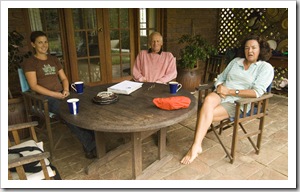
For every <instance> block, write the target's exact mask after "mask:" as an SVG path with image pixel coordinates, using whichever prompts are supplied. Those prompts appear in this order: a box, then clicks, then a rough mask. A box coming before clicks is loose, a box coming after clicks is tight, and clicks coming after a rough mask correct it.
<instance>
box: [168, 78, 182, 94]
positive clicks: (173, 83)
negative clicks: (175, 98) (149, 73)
mask: <svg viewBox="0 0 300 192" xmlns="http://www.w3.org/2000/svg"><path fill="white" fill-rule="evenodd" d="M169 86H170V93H171V94H175V93H177V92H178V91H179V90H180V89H181V87H182V84H180V83H178V82H176V81H171V82H169Z"/></svg>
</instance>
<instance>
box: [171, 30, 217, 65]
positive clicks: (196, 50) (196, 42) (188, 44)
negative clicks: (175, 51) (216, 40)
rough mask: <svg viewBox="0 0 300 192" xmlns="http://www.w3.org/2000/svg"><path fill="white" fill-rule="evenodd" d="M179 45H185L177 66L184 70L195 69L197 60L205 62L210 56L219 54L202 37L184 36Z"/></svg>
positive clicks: (179, 40)
mask: <svg viewBox="0 0 300 192" xmlns="http://www.w3.org/2000/svg"><path fill="white" fill-rule="evenodd" d="M178 43H179V44H183V45H184V48H182V49H181V50H180V53H179V55H180V59H179V60H178V62H177V66H178V67H179V68H182V69H193V68H195V67H197V60H201V61H205V60H206V59H207V58H209V57H210V56H213V55H217V54H218V51H217V49H216V48H215V47H214V46H213V45H211V44H209V43H208V41H207V40H206V39H205V38H203V37H202V36H201V35H187V34H185V35H182V36H181V37H180V38H179V39H178Z"/></svg>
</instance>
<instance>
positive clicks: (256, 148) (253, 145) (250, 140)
mask: <svg viewBox="0 0 300 192" xmlns="http://www.w3.org/2000/svg"><path fill="white" fill-rule="evenodd" d="M239 125H240V127H241V128H242V130H243V132H244V133H245V134H247V133H248V132H247V131H246V129H245V128H244V126H243V125H242V123H239ZM247 139H248V140H249V142H250V143H251V145H252V147H253V148H254V149H255V151H256V153H257V152H258V151H259V148H258V147H257V145H255V143H254V141H253V140H252V139H251V137H250V136H249V137H247Z"/></svg>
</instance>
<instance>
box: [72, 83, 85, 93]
mask: <svg viewBox="0 0 300 192" xmlns="http://www.w3.org/2000/svg"><path fill="white" fill-rule="evenodd" d="M71 87H72V89H73V90H74V91H75V92H76V93H78V94H82V93H83V81H77V82H74V83H72V84H71Z"/></svg>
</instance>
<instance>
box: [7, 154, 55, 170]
mask: <svg viewBox="0 0 300 192" xmlns="http://www.w3.org/2000/svg"><path fill="white" fill-rule="evenodd" d="M49 157H50V153H49V152H43V153H39V154H35V155H29V156H24V157H20V158H16V159H12V160H9V161H8V168H9V169H10V168H13V167H17V166H21V165H25V164H28V163H32V162H35V161H40V160H42V159H46V158H49Z"/></svg>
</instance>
